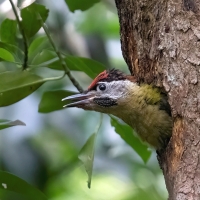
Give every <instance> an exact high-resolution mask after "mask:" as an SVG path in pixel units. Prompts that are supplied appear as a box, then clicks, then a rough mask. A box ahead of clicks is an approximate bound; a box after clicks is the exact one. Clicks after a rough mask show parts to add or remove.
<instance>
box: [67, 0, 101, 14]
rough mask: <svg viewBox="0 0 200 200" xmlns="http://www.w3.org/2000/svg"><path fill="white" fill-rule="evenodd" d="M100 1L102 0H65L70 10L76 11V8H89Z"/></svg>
mask: <svg viewBox="0 0 200 200" xmlns="http://www.w3.org/2000/svg"><path fill="white" fill-rule="evenodd" d="M99 1H100V0H65V2H66V3H67V5H68V7H69V9H70V11H72V12H74V11H75V10H82V11H84V10H87V9H89V8H90V7H92V6H93V5H94V4H95V3H98V2H99Z"/></svg>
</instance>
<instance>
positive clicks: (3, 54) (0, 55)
mask: <svg viewBox="0 0 200 200" xmlns="http://www.w3.org/2000/svg"><path fill="white" fill-rule="evenodd" d="M0 61H9V62H14V61H15V59H14V57H13V55H12V54H11V53H10V52H9V51H7V50H5V49H2V48H0Z"/></svg>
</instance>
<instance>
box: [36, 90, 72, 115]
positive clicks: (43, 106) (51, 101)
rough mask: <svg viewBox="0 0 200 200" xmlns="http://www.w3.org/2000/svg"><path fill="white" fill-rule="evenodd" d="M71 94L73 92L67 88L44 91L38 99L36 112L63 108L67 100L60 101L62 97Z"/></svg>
mask: <svg viewBox="0 0 200 200" xmlns="http://www.w3.org/2000/svg"><path fill="white" fill-rule="evenodd" d="M73 94H75V93H74V92H71V91H67V90H56V91H48V92H45V93H44V94H43V96H42V100H41V101H40V104H39V108H38V112H40V113H48V112H52V111H56V110H60V109H63V106H64V105H66V104H67V101H62V99H63V98H65V97H67V96H70V95H73Z"/></svg>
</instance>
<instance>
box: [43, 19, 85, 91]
mask: <svg viewBox="0 0 200 200" xmlns="http://www.w3.org/2000/svg"><path fill="white" fill-rule="evenodd" d="M39 20H40V22H41V25H42V27H43V29H44V31H45V33H46V35H47V37H48V39H49V41H50V43H51V45H52V47H53V49H54V51H55V52H56V54H57V56H58V58H59V60H60V64H61V65H62V67H63V69H64V72H65V74H66V75H67V76H68V77H69V79H70V80H71V82H72V84H73V85H74V86H75V87H76V88H77V90H78V91H79V92H83V88H82V87H81V86H80V84H79V83H78V82H77V81H76V79H75V78H74V77H73V76H72V74H71V72H70V70H69V68H68V67H67V65H66V62H65V60H64V59H63V57H62V55H61V53H60V52H59V51H58V49H57V47H56V45H55V44H54V42H53V39H52V38H51V35H50V33H49V31H48V27H47V25H46V24H45V23H44V22H43V20H42V18H41V16H40V15H39Z"/></svg>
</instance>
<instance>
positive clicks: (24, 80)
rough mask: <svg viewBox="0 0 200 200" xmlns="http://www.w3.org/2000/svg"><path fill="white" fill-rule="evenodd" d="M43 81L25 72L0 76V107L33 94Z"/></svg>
mask: <svg viewBox="0 0 200 200" xmlns="http://www.w3.org/2000/svg"><path fill="white" fill-rule="evenodd" d="M44 82H45V80H44V79H43V78H42V77H40V76H38V75H35V74H32V73H30V72H27V71H22V72H21V71H17V72H11V71H9V72H4V73H1V74H0V107H2V106H8V105H10V104H13V103H15V102H17V101H19V100H21V99H23V98H24V97H26V96H28V95H29V94H31V93H32V92H34V91H35V90H36V89H37V88H38V87H40V86H41V85H42V84H43V83H44Z"/></svg>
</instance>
